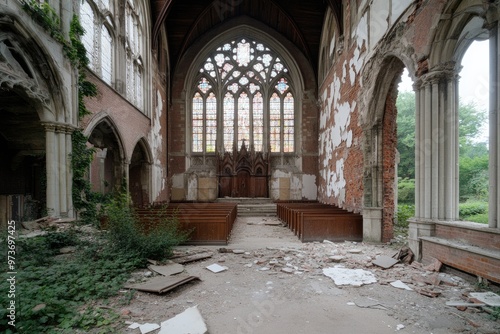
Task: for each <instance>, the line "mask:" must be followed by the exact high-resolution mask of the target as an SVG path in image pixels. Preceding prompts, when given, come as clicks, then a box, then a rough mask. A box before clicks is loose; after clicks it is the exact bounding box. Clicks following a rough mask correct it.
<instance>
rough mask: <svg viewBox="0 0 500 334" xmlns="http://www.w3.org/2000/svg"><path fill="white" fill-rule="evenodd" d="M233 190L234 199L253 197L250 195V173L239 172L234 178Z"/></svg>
mask: <svg viewBox="0 0 500 334" xmlns="http://www.w3.org/2000/svg"><path fill="white" fill-rule="evenodd" d="M234 182H235V183H234V184H233V186H234V189H235V193H236V197H253V196H252V195H251V194H250V173H249V172H247V171H240V172H238V174H237V175H236V177H235V178H234Z"/></svg>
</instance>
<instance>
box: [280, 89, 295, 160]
mask: <svg viewBox="0 0 500 334" xmlns="http://www.w3.org/2000/svg"><path fill="white" fill-rule="evenodd" d="M294 109H295V108H294V99H293V95H292V93H288V94H286V96H285V98H284V100H283V152H287V153H288V152H293V151H294V136H295V131H294V129H295V126H294Z"/></svg>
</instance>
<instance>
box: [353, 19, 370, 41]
mask: <svg viewBox="0 0 500 334" xmlns="http://www.w3.org/2000/svg"><path fill="white" fill-rule="evenodd" d="M355 34H356V44H357V46H358V49H361V47H362V46H363V43H364V42H366V41H368V12H367V13H365V14H364V15H363V16H362V17H361V19H360V20H359V23H358V25H357V27H356V31H355Z"/></svg>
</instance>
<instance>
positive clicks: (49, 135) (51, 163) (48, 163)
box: [43, 123, 60, 217]
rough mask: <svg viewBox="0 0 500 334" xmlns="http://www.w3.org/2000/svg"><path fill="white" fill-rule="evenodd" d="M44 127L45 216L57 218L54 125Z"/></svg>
mask: <svg viewBox="0 0 500 334" xmlns="http://www.w3.org/2000/svg"><path fill="white" fill-rule="evenodd" d="M43 125H44V127H45V168H46V175H47V191H46V199H47V203H46V205H47V214H48V215H49V216H50V217H58V216H59V214H60V211H59V201H58V198H57V197H58V195H59V187H58V186H57V179H58V177H59V175H58V168H57V161H56V153H57V151H58V149H57V148H58V146H57V145H56V134H55V129H56V127H55V125H54V124H50V123H45V124H43Z"/></svg>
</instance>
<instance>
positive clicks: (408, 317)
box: [116, 217, 500, 334]
mask: <svg viewBox="0 0 500 334" xmlns="http://www.w3.org/2000/svg"><path fill="white" fill-rule="evenodd" d="M220 248H221V247H220V246H197V247H194V246H193V247H179V248H177V249H176V251H177V253H178V254H185V253H189V254H191V253H198V252H202V251H207V250H208V251H211V252H213V256H212V257H211V258H208V259H206V260H202V261H197V262H192V263H189V264H186V265H185V271H186V272H187V273H189V275H195V276H198V277H199V278H200V279H201V280H200V281H193V282H190V283H187V284H185V285H183V286H180V287H178V288H176V289H175V290H173V291H172V292H169V293H166V294H164V295H157V294H153V293H145V292H139V291H137V292H135V293H134V294H133V297H132V298H131V301H130V304H128V305H125V306H123V305H122V306H116V310H117V312H118V313H121V314H122V321H123V328H122V329H121V331H122V333H140V331H139V329H128V328H127V327H128V325H129V324H130V323H132V322H137V323H140V324H143V323H157V324H160V323H161V322H163V321H165V320H168V319H170V318H172V317H174V316H175V315H177V314H179V313H181V312H183V311H184V310H186V309H187V308H189V307H193V306H196V305H197V307H198V310H199V311H200V313H201V315H202V317H203V319H204V321H205V323H206V326H207V328H208V332H209V333H212V334H226V333H227V334H230V333H231V334H235V333H236V334H239V333H242V334H243V333H244V334H251V333H259V334H267V333H269V334H270V333H273V334H282V333H283V334H284V333H287V334H288V333H370V334H378V333H380V334H382V333H393V332H398V333H433V334H445V333H446V334H449V333H500V322H499V321H494V320H492V319H491V317H489V314H488V313H487V312H485V311H484V309H483V308H481V307H468V308H465V310H459V309H458V308H456V307H450V306H446V302H448V301H452V300H453V301H465V300H466V299H465V297H464V296H466V295H467V294H468V293H469V292H472V291H476V285H475V284H474V281H470V280H468V279H467V277H465V278H463V277H459V276H456V275H452V274H449V273H443V272H435V271H432V270H428V269H429V268H427V269H424V268H422V266H420V265H419V264H415V263H414V264H413V265H408V264H401V263H399V264H396V265H395V266H393V267H391V268H389V269H382V268H380V267H378V266H375V265H373V264H372V261H373V260H375V259H376V258H377V256H380V255H386V256H393V255H394V254H395V253H397V251H398V250H399V248H400V246H395V245H392V246H390V245H368V244H364V243H352V242H344V243H331V242H318V243H307V244H302V243H300V242H299V241H298V240H297V238H296V237H295V236H294V235H293V233H292V232H290V231H289V230H288V229H287V228H286V227H283V226H282V225H281V224H280V223H279V220H278V219H277V218H273V217H262V218H261V217H259V218H256V217H253V218H241V217H239V218H238V219H237V221H236V224H235V227H234V229H233V232H232V236H231V241H230V243H229V245H228V246H226V247H225V251H226V252H222V253H221V252H219V249H220ZM233 250H243V251H244V252H243V253H241V254H235V253H233V252H232V251H233ZM214 263H218V264H220V265H222V266H225V267H227V270H225V271H223V272H219V273H213V272H211V271H209V270H208V269H206V267H207V266H209V265H211V264H214ZM339 265H341V266H343V267H345V268H350V269H363V270H366V271H369V272H371V273H372V274H373V275H374V276H375V277H376V279H377V282H376V283H372V284H366V285H362V286H359V287H356V286H352V285H345V286H339V285H336V284H335V282H334V281H333V280H332V279H331V278H330V277H327V276H325V274H324V273H323V269H325V268H330V267H335V266H339ZM151 275H153V276H154V275H155V274H154V273H151V272H150V271H149V270H147V269H145V270H143V271H139V272H137V273H135V274H134V278H132V279H131V282H132V283H137V282H141V281H146V280H147V279H149V277H148V276H151ZM460 276H462V275H460ZM397 280H400V281H402V282H404V283H406V285H407V286H408V287H409V288H411V289H412V290H404V289H399V288H396V287H393V286H392V285H390V283H391V282H394V281H397ZM492 288H493V289H497V288H498V287H497V286H493V287H492ZM121 293H122V294H126V293H130V292H128V291H127V290H123V291H122V292H121ZM427 295H431V296H435V295H438V296H437V297H430V296H427ZM117 305H118V304H117ZM158 332H159V330H155V331H153V332H151V333H158Z"/></svg>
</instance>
